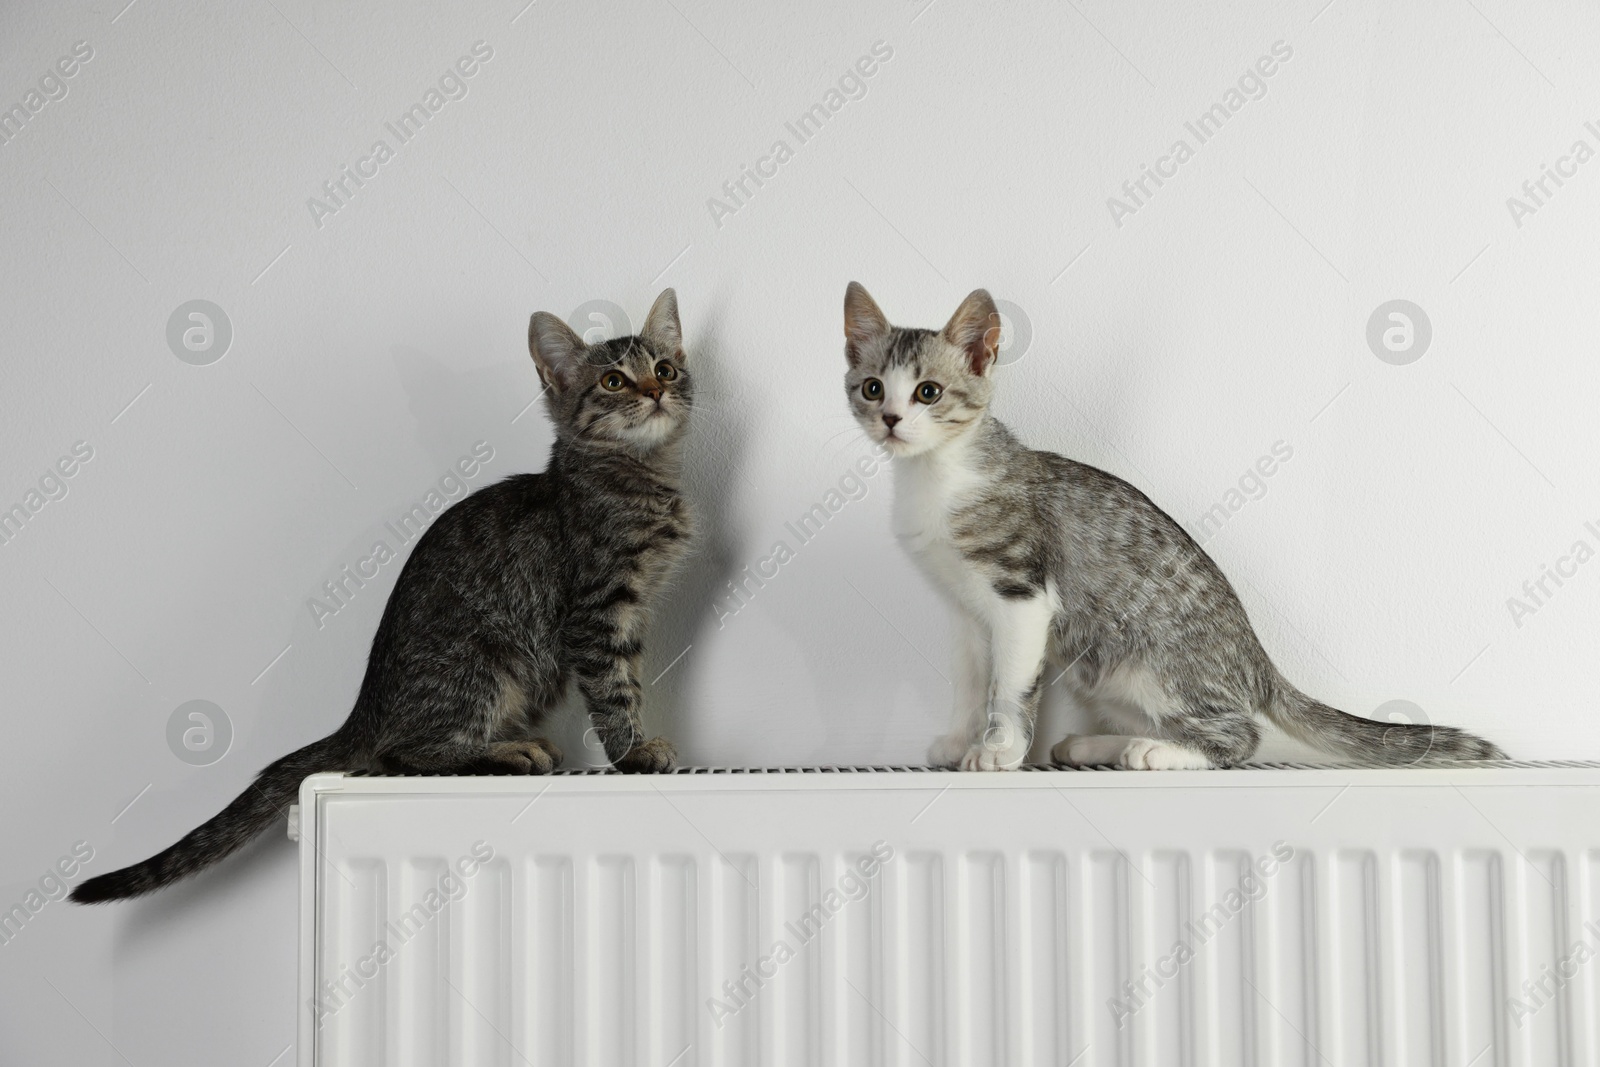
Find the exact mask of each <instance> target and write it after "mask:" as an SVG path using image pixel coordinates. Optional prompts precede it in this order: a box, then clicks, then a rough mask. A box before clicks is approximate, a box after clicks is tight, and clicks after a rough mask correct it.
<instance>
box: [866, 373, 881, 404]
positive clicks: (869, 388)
mask: <svg viewBox="0 0 1600 1067" xmlns="http://www.w3.org/2000/svg"><path fill="white" fill-rule="evenodd" d="M861 395H862V396H864V397H866V398H867V399H868V400H882V399H883V383H882V382H880V381H878V379H876V378H868V379H867V380H866V381H864V382H862V383H861Z"/></svg>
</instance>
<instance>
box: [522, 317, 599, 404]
mask: <svg viewBox="0 0 1600 1067" xmlns="http://www.w3.org/2000/svg"><path fill="white" fill-rule="evenodd" d="M528 351H529V352H531V353H533V365H534V366H535V367H537V368H538V369H539V380H540V381H541V382H543V383H544V384H545V388H547V389H549V390H550V391H551V392H553V393H557V394H560V393H563V392H565V391H566V390H567V389H569V388H570V387H571V386H572V384H573V383H574V382H575V381H576V380H577V372H578V368H580V367H582V366H583V365H584V358H583V357H584V354H585V353H586V352H587V351H588V346H586V345H585V344H584V343H583V338H581V337H579V336H578V335H577V334H575V333H573V332H572V328H571V327H570V326H568V325H567V324H566V323H564V322H562V321H561V320H560V319H558V318H556V317H555V316H554V315H552V314H550V313H549V312H548V311H536V312H534V313H533V318H531V319H529V320H528Z"/></svg>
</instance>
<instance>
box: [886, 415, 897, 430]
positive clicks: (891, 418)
mask: <svg viewBox="0 0 1600 1067" xmlns="http://www.w3.org/2000/svg"><path fill="white" fill-rule="evenodd" d="M899 421H900V416H899V415H887V414H886V415H884V417H883V424H884V425H885V426H887V427H889V429H891V430H892V429H894V424H895V423H897V422H899Z"/></svg>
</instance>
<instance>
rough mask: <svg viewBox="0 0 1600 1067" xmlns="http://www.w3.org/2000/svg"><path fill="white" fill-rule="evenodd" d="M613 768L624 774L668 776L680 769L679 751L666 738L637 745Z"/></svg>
mask: <svg viewBox="0 0 1600 1067" xmlns="http://www.w3.org/2000/svg"><path fill="white" fill-rule="evenodd" d="M612 766H614V767H616V769H617V770H619V771H621V772H623V773H624V774H667V773H669V772H671V771H675V770H677V769H678V750H677V749H675V748H673V747H672V742H671V741H668V740H667V739H666V738H665V737H653V738H651V739H650V740H648V741H646V742H645V743H644V744H642V745H635V746H634V747H633V748H632V749H631V750H630V751H629V752H628V753H627V754H626V755H624V756H623V757H622V758H621V759H619V760H617V761H616V762H615V763H613V764H612Z"/></svg>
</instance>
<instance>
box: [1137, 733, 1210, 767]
mask: <svg viewBox="0 0 1600 1067" xmlns="http://www.w3.org/2000/svg"><path fill="white" fill-rule="evenodd" d="M1118 762H1119V763H1120V764H1121V766H1122V767H1123V768H1125V769H1127V770H1130V771H1205V770H1210V769H1211V761H1210V760H1208V759H1206V758H1205V757H1204V756H1202V755H1201V754H1200V753H1198V752H1195V751H1193V750H1192V749H1187V748H1183V747H1182V746H1180V745H1174V744H1171V743H1170V742H1167V741H1156V740H1153V739H1151V738H1148V737H1135V738H1134V739H1132V740H1131V741H1129V742H1128V743H1127V745H1126V746H1125V747H1124V748H1123V750H1122V756H1121V758H1120V759H1119V760H1118Z"/></svg>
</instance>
